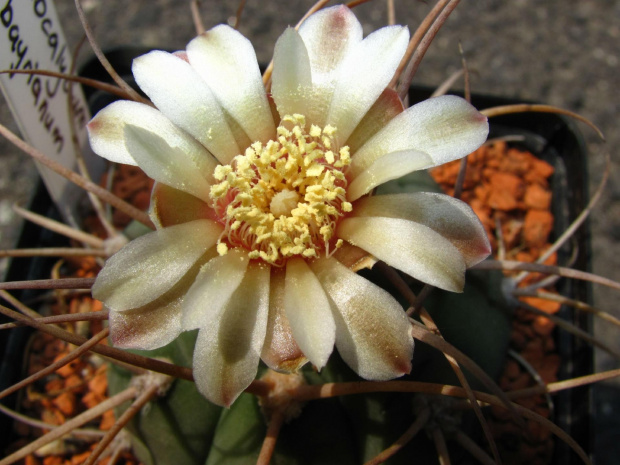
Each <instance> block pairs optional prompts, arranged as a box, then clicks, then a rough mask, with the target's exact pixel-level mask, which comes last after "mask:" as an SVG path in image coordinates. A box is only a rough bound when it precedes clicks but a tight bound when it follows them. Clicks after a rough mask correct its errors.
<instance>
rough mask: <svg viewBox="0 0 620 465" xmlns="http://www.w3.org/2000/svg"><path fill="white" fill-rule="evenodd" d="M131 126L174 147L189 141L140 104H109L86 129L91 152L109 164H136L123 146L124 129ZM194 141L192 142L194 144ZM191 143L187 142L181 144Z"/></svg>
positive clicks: (124, 101)
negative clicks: (153, 135) (148, 132)
mask: <svg viewBox="0 0 620 465" xmlns="http://www.w3.org/2000/svg"><path fill="white" fill-rule="evenodd" d="M127 124H132V125H134V126H138V127H142V128H144V129H148V130H151V131H154V132H156V133H157V134H159V135H160V136H162V137H164V138H165V139H168V140H169V141H170V144H171V145H177V144H178V143H179V139H183V138H187V139H190V137H189V136H187V135H186V134H180V133H181V131H180V130H179V129H178V128H177V127H175V126H174V124H172V122H170V120H169V119H168V118H166V117H165V116H164V115H162V114H161V113H160V112H159V111H157V110H155V109H154V108H151V107H150V106H148V105H144V104H142V103H137V102H130V101H127V100H119V101H118V102H114V103H111V104H110V105H108V106H107V107H105V108H104V109H103V110H101V111H100V112H99V113H97V115H95V117H94V118H93V119H92V120H90V122H89V123H88V125H87V126H86V128H87V129H88V137H89V139H90V146H91V147H92V149H93V151H94V152H95V153H96V154H97V155H99V156H101V157H103V158H107V159H108V160H110V161H113V162H116V163H124V164H126V165H134V166H135V165H137V164H138V163H137V162H136V160H134V159H133V157H132V156H131V154H130V153H129V152H128V151H127V147H126V146H125V126H126V125H127ZM194 142H195V141H194ZM185 143H186V144H191V142H190V141H185Z"/></svg>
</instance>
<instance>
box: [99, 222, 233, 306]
mask: <svg viewBox="0 0 620 465" xmlns="http://www.w3.org/2000/svg"><path fill="white" fill-rule="evenodd" d="M222 229H223V228H222V226H220V225H219V224H217V223H215V222H214V221H210V220H196V221H192V222H190V223H184V224H180V225H178V226H171V227H169V228H165V229H160V230H158V231H153V232H151V233H149V234H145V235H144V236H141V237H139V238H137V239H135V240H133V241H131V242H130V243H129V244H127V245H126V246H125V247H123V248H122V249H121V250H119V251H118V252H117V253H116V254H114V255H113V256H112V257H111V258H110V259H108V261H107V262H106V264H105V266H104V267H103V269H102V270H101V271H100V272H99V275H98V276H97V280H96V281H95V284H94V285H93V288H92V294H93V297H94V298H95V299H98V300H101V301H102V302H104V303H105V305H106V306H107V307H109V308H110V309H112V310H116V311H122V310H129V309H133V308H138V307H142V306H143V305H146V304H148V303H149V302H153V301H154V300H155V299H157V298H158V297H160V296H162V295H163V294H165V293H166V292H167V291H169V290H170V289H172V287H173V286H174V285H175V284H177V283H178V282H179V281H180V280H181V278H182V277H183V276H184V275H185V274H186V273H187V272H188V271H189V270H190V268H191V267H192V266H193V265H194V264H195V263H196V262H197V261H198V260H199V259H200V258H201V257H202V256H203V255H204V254H205V252H206V251H207V250H208V249H209V248H211V247H212V246H213V245H214V244H215V242H216V241H217V239H218V237H219V235H220V234H221V232H222Z"/></svg>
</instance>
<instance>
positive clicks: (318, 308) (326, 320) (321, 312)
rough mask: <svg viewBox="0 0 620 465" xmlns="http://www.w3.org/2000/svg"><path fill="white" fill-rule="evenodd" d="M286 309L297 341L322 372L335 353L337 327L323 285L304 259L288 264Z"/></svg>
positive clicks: (285, 292) (290, 261) (294, 259)
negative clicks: (333, 352) (333, 351)
mask: <svg viewBox="0 0 620 465" xmlns="http://www.w3.org/2000/svg"><path fill="white" fill-rule="evenodd" d="M284 306H285V308H286V316H287V317H288V321H289V323H290V325H291V330H292V332H293V336H294V337H295V341H296V342H297V344H298V345H299V347H300V349H301V350H302V352H303V353H304V354H305V355H306V357H308V360H310V361H311V362H312V364H313V365H314V366H316V367H317V368H318V369H319V370H320V369H321V368H323V367H324V366H325V364H326V363H327V359H328V358H329V356H330V355H331V353H332V350H333V349H334V342H335V340H336V323H334V317H333V316H332V310H331V307H330V304H329V300H328V299H327V296H326V295H325V291H323V288H322V287H321V283H319V280H318V279H317V277H316V276H315V275H314V273H313V272H312V270H311V269H310V267H308V265H307V264H306V262H305V261H304V260H303V259H301V258H292V259H289V261H288V262H287V263H286V284H285V289H284Z"/></svg>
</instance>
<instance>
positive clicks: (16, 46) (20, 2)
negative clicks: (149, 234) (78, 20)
mask: <svg viewBox="0 0 620 465" xmlns="http://www.w3.org/2000/svg"><path fill="white" fill-rule="evenodd" d="M0 8H1V9H0V69H1V70H9V69H14V70H32V69H40V70H49V71H56V72H60V73H68V72H69V71H70V69H71V60H72V56H71V48H70V47H69V46H68V45H67V43H66V40H65V37H64V34H63V31H62V29H61V25H60V22H59V20H58V15H57V13H56V8H55V6H54V3H53V1H52V0H0ZM0 87H1V88H2V92H3V93H4V96H5V99H6V100H7V102H8V104H9V106H10V108H11V112H12V113H13V117H14V118H15V120H16V122H17V124H18V126H19V128H20V131H21V133H22V136H23V137H24V139H25V140H26V141H27V142H29V143H30V144H31V145H32V146H34V147H35V148H37V149H38V150H40V151H41V152H43V153H44V154H45V155H47V156H48V157H50V158H52V159H54V160H56V161H58V162H59V163H61V164H62V165H64V166H65V167H67V168H70V169H73V170H75V167H76V157H75V150H76V148H75V147H74V144H73V142H72V133H73V130H72V127H71V122H70V115H71V113H72V114H73V121H74V124H73V127H74V128H75V135H76V137H77V141H78V144H79V149H80V150H82V151H83V153H84V150H83V149H84V148H86V151H87V153H85V158H86V162H87V166H88V167H89V169H90V171H91V174H92V175H93V177H95V176H99V174H100V173H101V171H102V169H103V166H104V165H103V162H102V160H101V159H100V158H99V157H96V156H94V155H93V154H92V152H90V149H89V148H88V144H87V143H86V139H87V136H86V130H85V125H86V123H87V122H88V120H89V118H90V115H89V112H88V107H87V105H86V102H85V100H84V95H83V93H82V89H81V88H80V86H79V85H78V84H74V85H72V86H70V85H69V83H68V82H67V81H65V80H63V79H60V78H55V77H48V76H41V75H25V74H0ZM69 105H70V106H71V112H70V111H69ZM39 172H40V174H41V176H42V178H43V180H44V182H45V184H46V186H47V189H48V191H49V193H50V195H51V197H52V199H53V200H54V201H55V202H56V205H58V208H59V209H60V211H61V213H62V214H63V216H64V217H65V220H68V221H70V222H72V223H75V222H74V221H73V217H74V215H73V211H74V209H75V206H76V202H77V200H78V199H79V197H80V196H78V195H75V193H76V189H77V188H76V186H74V185H73V184H72V183H70V182H69V181H67V180H66V179H65V178H63V177H61V176H59V175H57V174H56V173H53V172H52V171H51V170H49V169H48V168H45V167H43V166H39ZM95 179H97V177H95Z"/></svg>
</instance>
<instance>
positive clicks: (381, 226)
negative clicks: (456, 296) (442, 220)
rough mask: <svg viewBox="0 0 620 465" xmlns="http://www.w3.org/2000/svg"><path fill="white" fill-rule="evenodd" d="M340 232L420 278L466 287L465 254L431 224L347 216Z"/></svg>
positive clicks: (455, 288)
mask: <svg viewBox="0 0 620 465" xmlns="http://www.w3.org/2000/svg"><path fill="white" fill-rule="evenodd" d="M354 209H355V207H354ZM336 234H337V236H338V237H340V238H342V239H344V240H346V241H348V242H350V243H351V244H353V245H356V246H358V247H361V248H362V249H364V250H366V251H368V252H370V253H371V254H373V255H374V256H375V257H377V258H378V259H380V260H383V261H384V262H385V263H387V264H388V265H390V266H393V267H394V268H398V269H399V270H401V271H403V272H405V273H407V274H408V275H410V276H412V277H414V278H416V279H419V280H420V281H423V282H425V283H428V284H432V285H433V286H437V287H440V288H441V289H445V290H447V291H453V292H462V291H463V285H464V284H465V261H464V259H463V256H462V255H461V253H460V252H459V250H458V249H457V248H456V247H455V246H453V245H452V244H451V243H450V241H448V240H447V239H444V238H443V237H442V236H441V235H439V234H438V233H436V232H435V231H433V230H432V229H431V228H429V227H427V226H423V225H421V224H418V223H414V222H413V221H407V220H401V219H397V218H378V217H368V218H345V219H344V220H342V221H341V222H340V224H339V225H338V230H337V232H336Z"/></svg>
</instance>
